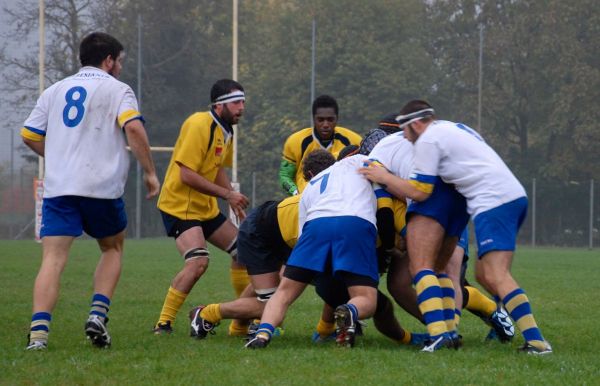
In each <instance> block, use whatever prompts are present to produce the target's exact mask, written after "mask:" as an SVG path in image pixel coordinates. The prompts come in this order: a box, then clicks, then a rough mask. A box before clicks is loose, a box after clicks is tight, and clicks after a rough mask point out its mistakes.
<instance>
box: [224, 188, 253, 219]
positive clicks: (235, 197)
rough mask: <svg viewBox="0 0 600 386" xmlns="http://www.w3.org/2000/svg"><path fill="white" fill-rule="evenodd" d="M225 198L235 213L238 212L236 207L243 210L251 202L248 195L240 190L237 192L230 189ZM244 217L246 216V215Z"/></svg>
mask: <svg viewBox="0 0 600 386" xmlns="http://www.w3.org/2000/svg"><path fill="white" fill-rule="evenodd" d="M225 200H227V202H228V203H229V205H230V206H231V208H232V209H233V211H234V213H236V209H237V210H240V211H242V212H243V211H244V209H246V208H247V207H248V204H249V203H250V201H248V197H246V196H244V195H243V194H242V193H240V192H236V191H235V190H230V191H229V193H227V195H226V196H225ZM236 215H237V213H236ZM238 217H239V216H238ZM244 217H246V216H245V215H244ZM240 220H241V219H240Z"/></svg>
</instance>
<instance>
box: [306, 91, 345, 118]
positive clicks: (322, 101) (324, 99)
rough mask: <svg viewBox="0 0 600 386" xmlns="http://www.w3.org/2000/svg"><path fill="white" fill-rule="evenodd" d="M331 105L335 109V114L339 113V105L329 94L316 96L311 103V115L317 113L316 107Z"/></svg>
mask: <svg viewBox="0 0 600 386" xmlns="http://www.w3.org/2000/svg"><path fill="white" fill-rule="evenodd" d="M328 107H331V108H332V109H333V111H335V115H339V107H338V104H337V101H336V100H335V98H333V97H330V96H329V95H320V96H318V97H317V98H316V99H315V100H314V101H313V104H312V115H313V117H314V116H315V114H317V109H319V108H328Z"/></svg>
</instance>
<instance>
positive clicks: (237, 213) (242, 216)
mask: <svg viewBox="0 0 600 386" xmlns="http://www.w3.org/2000/svg"><path fill="white" fill-rule="evenodd" d="M231 209H233V214H235V217H237V220H238V224H239V223H241V222H242V221H244V219H245V218H246V211H244V210H243V209H236V208H234V207H231Z"/></svg>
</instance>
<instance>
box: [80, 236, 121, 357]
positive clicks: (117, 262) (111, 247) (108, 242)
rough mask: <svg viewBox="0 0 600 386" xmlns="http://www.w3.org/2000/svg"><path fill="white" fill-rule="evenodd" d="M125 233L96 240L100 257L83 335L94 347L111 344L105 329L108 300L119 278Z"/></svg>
mask: <svg viewBox="0 0 600 386" xmlns="http://www.w3.org/2000/svg"><path fill="white" fill-rule="evenodd" d="M124 239H125V231H122V232H119V233H118V234H116V235H114V236H109V237H104V238H102V239H98V240H97V242H98V246H99V247H100V251H101V252H102V255H101V256H100V261H99V262H98V265H97V266H96V272H95V273H94V295H93V296H92V305H91V309H90V314H89V317H88V320H87V322H86V323H85V333H86V335H87V337H88V339H89V340H90V341H91V342H92V344H93V345H94V346H96V347H100V348H106V347H109V346H110V344H111V337H110V335H109V333H108V330H107V328H106V324H107V323H108V317H107V314H108V311H109V308H110V299H111V298H112V296H113V293H114V292H115V288H116V287H117V283H118V282H119V277H120V276H121V258H122V256H123V242H124Z"/></svg>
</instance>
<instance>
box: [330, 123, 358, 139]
mask: <svg viewBox="0 0 600 386" xmlns="http://www.w3.org/2000/svg"><path fill="white" fill-rule="evenodd" d="M335 135H336V138H339V137H340V136H341V137H345V138H347V139H349V140H350V141H351V142H354V141H359V142H360V140H361V139H362V136H361V135H360V134H358V133H356V132H355V131H353V130H350V129H348V128H346V127H343V126H336V127H335Z"/></svg>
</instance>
